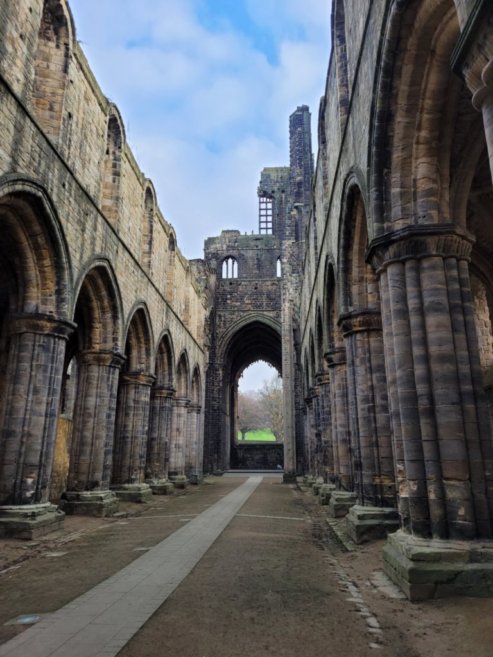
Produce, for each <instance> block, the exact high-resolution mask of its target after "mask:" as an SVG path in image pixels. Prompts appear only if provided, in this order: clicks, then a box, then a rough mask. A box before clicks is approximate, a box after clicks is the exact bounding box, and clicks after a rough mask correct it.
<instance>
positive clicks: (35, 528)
mask: <svg viewBox="0 0 493 657" xmlns="http://www.w3.org/2000/svg"><path fill="white" fill-rule="evenodd" d="M74 328H75V325H74V324H72V323H70V322H65V321H60V320H56V319H53V318H52V317H49V316H45V315H22V316H17V317H14V318H13V319H12V321H11V324H10V326H9V334H10V340H9V353H8V362H7V371H6V374H5V377H6V382H5V387H4V391H3V400H2V436H1V441H0V504H1V505H2V506H0V535H4V536H11V535H16V536H19V537H21V538H34V537H35V536H39V535H40V534H42V533H46V532H47V531H53V530H54V529H56V527H57V525H59V524H60V523H61V522H62V521H63V518H64V514H63V513H62V512H61V511H58V510H57V508H56V507H55V506H53V505H51V504H50V503H49V501H48V490H49V484H50V477H51V469H52V465H53V450H54V445H55V438H56V424H57V418H58V410H59V404H60V394H61V389H62V377H63V364H64V358H65V348H66V343H67V340H68V338H69V336H70V334H71V333H72V331H73V330H74Z"/></svg>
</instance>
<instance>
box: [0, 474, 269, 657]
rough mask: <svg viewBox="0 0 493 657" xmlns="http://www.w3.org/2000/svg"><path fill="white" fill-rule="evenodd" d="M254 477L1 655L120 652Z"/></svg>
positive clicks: (83, 656) (109, 655)
mask: <svg viewBox="0 0 493 657" xmlns="http://www.w3.org/2000/svg"><path fill="white" fill-rule="evenodd" d="M261 481H262V477H260V476H254V477H250V478H249V479H247V481H246V482H245V483H243V484H242V485H240V486H239V487H238V488H236V489H235V490H234V491H233V492H231V493H229V494H228V495H226V496H225V497H224V498H223V499H222V500H221V501H219V502H217V503H216V504H215V505H214V506H212V507H211V508H209V509H207V511H204V512H203V513H201V514H200V515H199V516H198V517H196V518H194V519H193V520H191V521H190V522H189V523H188V524H187V525H186V526H184V527H182V528H181V529H179V530H178V531H176V532H174V533H173V534H172V535H171V536H169V537H168V538H167V539H165V540H164V541H162V542H161V543H159V544H158V545H156V546H155V547H153V548H152V549H151V550H149V551H148V552H146V553H145V554H144V555H143V556H141V557H139V558H138V559H136V560H135V561H133V562H132V563H131V564H130V565H128V566H127V567H125V568H123V569H122V570H120V571H119V572H118V573H117V574H116V575H114V576H113V577H110V578H109V579H107V580H105V581H104V582H102V583H101V584H99V585H98V586H96V587H94V588H93V589H91V590H90V591H89V592H87V593H85V594H84V595H82V596H80V597H78V598H76V599H75V600H73V601H72V602H71V603H70V604H68V605H66V606H65V607H62V608H61V609H60V610H59V611H57V612H55V613H54V614H52V615H50V616H48V617H47V618H46V619H44V620H42V621H40V622H39V623H37V624H36V625H35V626H34V627H33V628H31V629H29V630H26V631H25V632H23V633H22V634H20V635H19V636H17V637H16V638H15V639H12V640H11V641H9V642H7V643H5V644H4V645H2V646H0V656H1V657H4V656H5V657H7V656H8V657H26V656H27V655H29V657H89V656H91V657H114V656H115V655H116V654H117V653H118V652H119V651H120V650H121V649H122V648H123V646H125V645H126V643H127V642H128V641H129V640H130V639H131V637H132V636H133V635H134V634H135V633H136V632H137V631H138V630H139V629H140V628H141V627H142V626H143V625H144V623H145V622H146V621H147V620H148V619H149V618H150V617H151V616H152V614H154V612H155V611H156V610H157V609H158V608H159V607H160V606H161V605H162V604H163V602H164V601H165V600H166V599H167V598H168V597H169V596H170V594H171V593H172V592H173V591H174V590H175V589H176V587H177V586H178V585H179V584H180V583H181V582H182V581H183V580H184V579H185V577H187V575H188V574H189V573H190V571H191V570H192V569H193V568H194V566H195V565H196V564H197V563H198V562H199V561H200V559H201V558H202V557H203V555H204V554H205V553H206V552H207V550H208V549H209V548H210V546H211V545H212V544H213V543H214V541H215V540H216V539H217V538H218V536H219V535H220V534H221V533H222V532H223V531H224V529H225V528H226V527H227V525H228V524H229V523H230V521H231V520H232V518H233V517H234V516H235V515H236V514H237V512H238V511H239V510H240V508H241V507H242V506H243V504H244V503H245V502H246V501H247V499H248V498H249V497H250V495H251V494H252V493H253V492H254V490H255V489H256V488H257V486H258V485H259V484H260V483H261Z"/></svg>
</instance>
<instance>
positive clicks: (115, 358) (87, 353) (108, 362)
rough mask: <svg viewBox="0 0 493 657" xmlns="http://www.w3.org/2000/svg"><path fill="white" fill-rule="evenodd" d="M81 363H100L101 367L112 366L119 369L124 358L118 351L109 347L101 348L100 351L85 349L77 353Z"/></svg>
mask: <svg viewBox="0 0 493 657" xmlns="http://www.w3.org/2000/svg"><path fill="white" fill-rule="evenodd" d="M79 358H80V361H81V363H84V364H85V365H100V366H102V367H114V368H116V369H120V368H121V366H122V365H123V363H124V362H125V360H126V358H125V356H124V355H123V354H121V353H120V352H119V351H112V350H110V349H103V350H101V351H95V350H94V351H93V350H91V349H87V350H84V351H81V352H80V354H79Z"/></svg>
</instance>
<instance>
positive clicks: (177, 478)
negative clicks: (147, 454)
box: [170, 475, 190, 490]
mask: <svg viewBox="0 0 493 657" xmlns="http://www.w3.org/2000/svg"><path fill="white" fill-rule="evenodd" d="M170 480H171V481H172V482H173V485H174V487H175V488H176V489H177V490H183V489H185V488H186V487H187V486H188V485H189V484H190V482H189V481H188V479H187V478H186V477H185V475H170Z"/></svg>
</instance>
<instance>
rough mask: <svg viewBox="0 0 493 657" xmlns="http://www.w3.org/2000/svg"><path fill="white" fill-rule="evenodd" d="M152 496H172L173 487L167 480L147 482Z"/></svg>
mask: <svg viewBox="0 0 493 657" xmlns="http://www.w3.org/2000/svg"><path fill="white" fill-rule="evenodd" d="M148 483H149V486H150V487H151V490H152V494H153V495H172V493H173V491H174V490H175V487H174V485H173V484H172V483H171V481H168V479H161V480H157V481H149V482H148Z"/></svg>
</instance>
